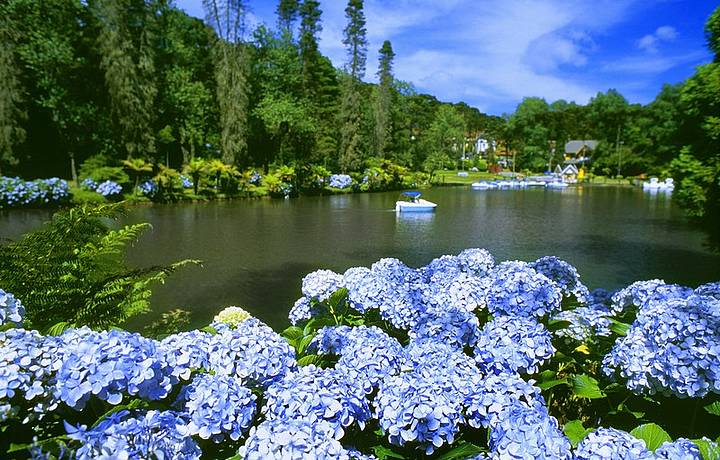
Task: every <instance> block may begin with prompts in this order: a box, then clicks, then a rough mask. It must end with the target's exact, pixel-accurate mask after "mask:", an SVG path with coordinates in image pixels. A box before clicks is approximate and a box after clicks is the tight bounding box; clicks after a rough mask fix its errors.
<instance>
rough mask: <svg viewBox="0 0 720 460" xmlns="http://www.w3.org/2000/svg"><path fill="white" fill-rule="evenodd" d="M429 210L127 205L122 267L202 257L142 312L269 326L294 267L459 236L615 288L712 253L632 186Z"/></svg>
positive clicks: (711, 272)
mask: <svg viewBox="0 0 720 460" xmlns="http://www.w3.org/2000/svg"><path fill="white" fill-rule="evenodd" d="M424 197H425V198H427V199H428V200H431V201H434V202H436V203H438V208H437V211H436V212H435V213H431V214H414V215H412V214H411V215H396V213H395V212H394V210H393V209H394V204H395V200H396V198H397V193H394V192H393V193H375V194H358V195H342V196H323V197H303V198H299V199H293V200H269V199H267V200H238V201H231V202H214V203H199V204H180V205H168V206H152V207H140V208H134V209H132V211H131V212H130V213H129V215H128V217H127V219H126V221H127V223H135V222H143V221H144V222H150V223H151V224H152V226H153V229H152V230H150V231H148V232H147V233H146V234H145V235H144V236H143V237H142V238H141V240H140V241H139V242H138V243H137V244H135V246H134V247H132V248H131V249H130V251H129V262H130V263H131V264H135V265H139V266H142V265H151V264H157V263H168V262H172V261H175V260H179V259H183V258H194V259H202V260H203V261H204V262H203V267H189V268H186V269H184V270H182V271H181V272H179V273H177V274H175V275H174V276H172V277H171V278H170V279H169V280H168V282H167V284H165V285H163V286H160V287H158V288H156V290H155V294H154V296H153V305H154V308H153V313H152V314H148V315H146V316H144V317H142V318H138V319H136V320H135V323H134V324H131V326H133V327H138V328H140V327H141V326H142V325H143V324H146V323H147V322H148V321H151V320H152V319H153V318H154V317H156V316H157V315H158V314H159V313H160V312H163V311H167V310H170V309H173V308H178V307H179V308H184V309H187V310H190V311H192V313H193V322H194V323H195V325H196V326H197V325H200V324H203V323H205V324H206V323H207V322H208V321H209V320H210V319H211V318H212V316H213V315H214V314H215V313H216V312H217V311H219V310H220V309H221V308H223V307H225V306H228V305H238V306H243V307H245V308H246V309H247V310H249V311H250V312H252V313H253V314H254V315H256V316H258V317H259V318H261V319H263V320H264V321H266V322H267V323H268V324H270V325H271V326H273V327H276V328H280V327H283V326H285V325H286V323H287V319H286V318H287V312H288V311H289V309H290V307H291V306H292V304H293V302H294V301H295V300H296V299H297V298H298V297H299V295H300V284H301V279H302V277H303V276H304V275H305V274H306V273H308V272H311V271H313V270H316V269H318V268H328V269H332V270H335V271H338V272H340V273H342V272H343V271H345V270H346V269H347V268H349V267H353V266H359V265H365V266H368V265H370V264H372V263H373V262H375V261H376V260H378V259H380V258H382V257H397V258H398V259H400V260H402V261H403V262H405V263H406V264H408V265H410V266H421V265H425V264H426V263H428V262H429V261H430V260H432V259H433V258H435V257H438V256H440V255H443V254H456V253H458V252H460V251H461V250H462V249H465V248H469V247H482V248H487V249H488V250H490V251H491V252H492V253H493V255H494V256H495V258H496V260H498V261H502V260H508V259H519V260H534V259H536V258H538V257H541V256H543V255H551V254H552V255H557V256H559V257H560V258H562V259H565V260H566V261H568V262H570V263H571V264H573V265H575V266H576V267H577V269H578V271H579V272H580V274H581V277H582V279H583V281H584V282H585V283H586V284H587V285H588V286H589V287H591V288H594V287H604V288H607V289H616V288H620V287H623V286H625V285H627V284H629V283H631V282H633V281H636V280H640V279H648V278H663V279H665V281H667V282H676V283H683V284H687V285H691V286H695V285H697V284H700V283H704V282H708V281H714V280H718V279H720V254H718V253H714V252H712V251H710V250H709V249H707V248H705V247H704V245H703V241H704V236H703V234H702V233H701V232H699V231H697V230H695V229H693V228H692V227H691V226H690V225H689V224H688V223H687V222H686V220H685V219H684V218H683V214H682V211H681V210H680V209H678V208H677V207H676V206H675V205H674V204H673V203H671V201H670V198H669V197H668V196H665V195H649V194H647V193H644V192H643V191H642V190H640V189H638V188H633V187H601V186H575V187H570V188H568V189H565V190H544V189H526V190H489V191H474V190H471V189H469V188H461V187H452V188H434V189H432V190H429V191H427V192H426V193H425V195H424ZM47 216H48V213H47V212H38V211H32V212H31V211H13V212H8V213H4V214H0V238H16V237H17V236H18V235H20V234H21V233H22V232H24V231H27V230H28V229H30V228H34V227H36V226H37V225H38V224H39V223H40V222H41V221H42V220H43V219H45V218H47Z"/></svg>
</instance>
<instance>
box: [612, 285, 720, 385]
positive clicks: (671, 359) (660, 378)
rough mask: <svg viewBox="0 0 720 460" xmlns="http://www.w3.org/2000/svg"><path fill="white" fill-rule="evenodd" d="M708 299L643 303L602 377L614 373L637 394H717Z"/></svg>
mask: <svg viewBox="0 0 720 460" xmlns="http://www.w3.org/2000/svg"><path fill="white" fill-rule="evenodd" d="M708 299H709V298H708V297H703V296H697V295H692V296H690V297H689V298H686V299H678V298H670V299H667V300H665V301H662V302H659V301H648V302H646V307H645V308H644V309H641V310H640V312H639V313H638V316H637V319H636V320H635V322H634V323H633V325H632V327H631V328H630V330H629V331H628V333H627V335H626V336H625V337H621V338H620V339H618V341H617V342H616V343H615V346H614V347H613V349H612V351H611V352H610V353H609V354H608V355H607V356H605V359H604V360H603V370H604V371H605V373H606V374H607V375H611V376H612V375H615V373H616V372H617V373H619V375H620V376H622V377H624V378H625V379H627V382H626V384H627V387H628V388H629V389H631V390H632V391H634V392H636V393H638V394H655V393H657V392H660V393H663V394H666V395H675V396H678V397H680V398H684V397H691V398H694V397H704V396H705V395H707V394H708V393H716V394H720V315H718V314H717V308H712V307H711V306H710V305H709V304H710V303H711V302H708ZM715 304H716V305H717V306H720V302H719V301H715ZM713 312H714V313H715V315H713Z"/></svg>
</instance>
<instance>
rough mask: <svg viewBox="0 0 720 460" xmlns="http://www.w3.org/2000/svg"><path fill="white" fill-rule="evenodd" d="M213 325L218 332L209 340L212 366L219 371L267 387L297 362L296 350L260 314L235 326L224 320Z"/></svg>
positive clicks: (248, 382) (211, 368)
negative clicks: (262, 319) (258, 316)
mask: <svg viewBox="0 0 720 460" xmlns="http://www.w3.org/2000/svg"><path fill="white" fill-rule="evenodd" d="M212 326H213V327H214V328H215V329H216V330H217V331H218V333H217V334H215V335H212V336H211V337H210V340H209V343H208V347H209V348H208V353H209V357H210V369H209V370H211V371H213V372H215V373H217V374H220V375H228V376H231V377H237V378H239V379H240V380H241V381H243V383H244V384H246V385H250V386H257V387H262V388H264V387H266V386H267V385H269V384H270V383H272V382H273V381H275V380H279V379H281V378H282V377H283V376H284V375H285V374H286V373H288V372H290V371H292V370H293V369H294V368H295V367H296V365H297V363H296V361H295V350H294V349H293V348H292V347H291V346H290V345H289V344H288V343H287V341H285V339H283V338H282V337H281V336H280V335H279V334H277V333H276V332H275V331H273V330H272V329H271V328H270V327H268V326H267V325H265V324H263V323H262V322H261V321H260V320H258V319H257V318H250V319H247V320H245V321H243V322H242V323H240V324H239V325H238V326H237V327H236V328H230V327H228V326H227V325H226V324H223V323H213V324H212Z"/></svg>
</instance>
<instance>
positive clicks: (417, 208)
mask: <svg viewBox="0 0 720 460" xmlns="http://www.w3.org/2000/svg"><path fill="white" fill-rule="evenodd" d="M401 195H402V198H404V199H401V200H398V201H396V202H395V211H396V212H428V211H434V210H435V208H436V207H437V204H435V203H433V202H432V201H428V200H424V199H422V198H420V195H422V194H421V193H420V192H415V191H410V192H402V194H401Z"/></svg>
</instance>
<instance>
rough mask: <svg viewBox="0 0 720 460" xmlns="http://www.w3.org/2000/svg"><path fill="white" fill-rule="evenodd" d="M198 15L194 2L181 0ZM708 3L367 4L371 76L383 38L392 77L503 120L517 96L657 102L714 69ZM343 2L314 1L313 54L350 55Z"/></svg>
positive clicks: (265, 13)
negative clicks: (705, 67) (604, 94)
mask: <svg viewBox="0 0 720 460" xmlns="http://www.w3.org/2000/svg"><path fill="white" fill-rule="evenodd" d="M176 2H177V5H178V6H179V7H180V8H182V9H184V10H185V11H187V12H188V13H189V14H192V15H194V16H198V17H202V16H203V12H202V2H201V0H176ZM276 5H277V1H275V0H249V1H248V6H249V10H250V13H249V15H248V28H249V29H252V28H253V27H254V26H256V25H257V24H259V23H266V24H268V25H271V26H272V25H274V24H275V13H274V12H275V8H276ZM718 5H719V3H718V2H717V1H709V0H444V1H439V0H437V1H436V0H366V1H365V15H366V18H367V30H368V41H369V46H368V70H367V74H366V77H365V79H366V80H367V81H375V80H376V77H375V72H376V70H377V50H378V49H379V48H380V46H381V45H382V42H383V41H384V40H390V41H391V42H392V45H393V48H394V50H395V54H396V58H395V76H396V78H399V79H401V80H405V81H409V82H412V83H413V84H414V85H415V87H416V88H417V90H418V91H420V92H426V93H430V94H433V95H435V96H436V97H438V98H439V99H441V100H444V101H451V102H459V101H465V102H467V103H468V104H469V105H472V106H474V107H477V108H479V109H480V110H482V111H484V112H487V113H491V114H496V115H500V114H502V113H503V112H512V111H513V110H514V109H515V107H516V106H517V104H518V103H519V102H520V101H521V100H522V98H523V97H524V96H540V97H544V98H545V99H547V100H548V102H551V101H554V100H556V99H566V100H572V101H575V102H577V103H579V104H585V103H587V102H588V100H589V99H590V98H591V97H592V96H593V95H595V94H596V93H597V92H598V91H606V90H607V89H609V88H615V89H617V90H619V91H620V92H621V93H622V94H623V95H624V96H625V97H626V98H627V99H628V100H629V101H630V102H640V103H647V102H650V101H652V100H653V99H654V97H655V95H656V94H657V93H658V92H659V91H660V88H661V87H662V85H663V83H677V82H680V81H682V80H684V79H685V78H687V77H689V76H690V75H692V73H693V72H694V68H695V67H696V66H697V65H700V64H703V63H706V62H709V61H710V60H711V56H710V53H709V51H708V50H707V48H706V46H705V38H704V33H703V26H704V23H705V20H706V19H707V18H708V16H709V15H710V13H711V12H712V11H713V10H714V8H716V7H717V6H718ZM345 6H346V2H345V1H343V0H321V9H322V10H323V15H322V22H323V31H322V34H321V37H320V49H321V51H322V52H323V54H325V55H326V56H328V57H329V58H330V59H331V60H332V61H333V63H334V64H335V65H336V66H342V65H343V63H344V62H345V60H346V54H345V49H344V48H343V45H342V30H343V28H344V27H345V21H346V20H345V13H344V9H345Z"/></svg>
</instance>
